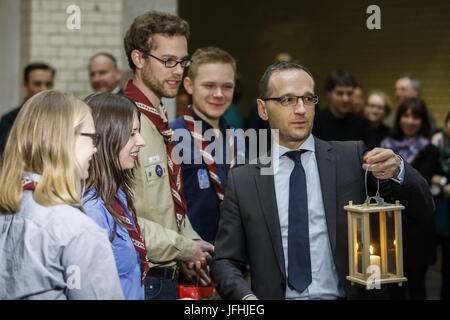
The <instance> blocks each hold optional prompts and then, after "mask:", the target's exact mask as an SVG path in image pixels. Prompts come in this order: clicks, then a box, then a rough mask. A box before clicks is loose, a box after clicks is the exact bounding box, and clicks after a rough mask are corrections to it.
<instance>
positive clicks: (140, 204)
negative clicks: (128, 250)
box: [134, 106, 201, 267]
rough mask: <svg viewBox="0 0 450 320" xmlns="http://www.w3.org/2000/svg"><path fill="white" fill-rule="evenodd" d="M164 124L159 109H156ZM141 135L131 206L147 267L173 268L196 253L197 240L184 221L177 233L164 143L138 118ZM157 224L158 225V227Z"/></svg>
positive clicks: (156, 132)
mask: <svg viewBox="0 0 450 320" xmlns="http://www.w3.org/2000/svg"><path fill="white" fill-rule="evenodd" d="M157 110H158V112H159V113H160V115H161V117H162V119H164V120H165V121H167V118H166V117H165V115H164V111H163V109H162V108H161V106H158V107H157ZM140 118H141V135H142V136H143V137H144V139H145V141H146V146H145V147H144V148H142V149H141V150H140V151H139V153H138V163H137V166H136V168H135V171H134V173H135V187H134V205H135V208H136V215H137V216H138V223H139V225H140V226H141V230H142V235H143V237H144V239H145V242H146V246H147V251H148V258H149V261H150V262H151V264H150V266H151V267H154V266H155V265H158V266H173V265H175V264H176V261H175V260H189V259H190V258H192V257H193V256H194V254H195V252H196V248H197V246H196V244H195V242H194V241H193V240H198V239H201V238H200V236H199V235H198V234H197V233H196V232H195V231H194V229H193V228H192V226H191V223H190V221H189V219H188V217H187V215H186V216H185V220H184V222H183V224H182V226H181V231H178V227H177V222H176V220H175V215H174V210H175V208H174V203H173V198H172V192H171V187H170V181H169V176H168V174H169V171H168V167H167V166H168V165H167V147H166V143H165V140H164V138H163V136H162V135H161V133H160V132H159V131H158V129H157V128H156V126H155V125H154V124H153V122H152V121H151V120H150V119H148V118H147V117H146V116H145V115H141V117H140ZM158 224H159V225H158Z"/></svg>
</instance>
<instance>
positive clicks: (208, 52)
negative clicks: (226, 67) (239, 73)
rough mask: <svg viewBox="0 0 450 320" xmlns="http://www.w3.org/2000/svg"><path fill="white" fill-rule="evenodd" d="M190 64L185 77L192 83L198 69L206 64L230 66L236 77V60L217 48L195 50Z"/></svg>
mask: <svg viewBox="0 0 450 320" xmlns="http://www.w3.org/2000/svg"><path fill="white" fill-rule="evenodd" d="M191 59H192V64H191V66H190V67H189V70H188V73H187V76H188V77H189V78H191V80H192V81H194V79H195V77H196V76H197V72H198V68H199V67H200V66H201V65H202V64H207V63H225V64H230V65H231V67H232V68H233V72H234V75H235V76H236V60H235V59H234V58H233V57H232V56H231V55H230V54H229V53H228V52H226V51H224V50H222V49H220V48H217V47H204V48H199V49H197V50H195V52H194V54H193V55H192V57H191Z"/></svg>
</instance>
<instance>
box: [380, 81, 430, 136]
mask: <svg viewBox="0 0 450 320" xmlns="http://www.w3.org/2000/svg"><path fill="white" fill-rule="evenodd" d="M394 90H395V91H394V94H395V101H396V102H397V106H399V105H400V104H401V103H402V102H403V101H404V100H405V99H408V98H421V90H422V84H421V82H420V80H419V78H417V77H416V76H414V75H412V74H410V73H405V74H402V75H401V76H400V77H398V78H397V80H396V81H395V87H394ZM394 120H395V113H393V114H392V115H391V116H390V117H388V118H387V119H386V124H387V125H388V126H389V127H391V128H392V127H393V125H394ZM428 121H429V122H430V131H431V133H434V131H435V130H436V120H435V118H434V115H433V113H432V112H431V111H430V110H428Z"/></svg>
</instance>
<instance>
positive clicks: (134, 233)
mask: <svg viewBox="0 0 450 320" xmlns="http://www.w3.org/2000/svg"><path fill="white" fill-rule="evenodd" d="M114 210H116V212H117V213H118V214H119V215H120V220H122V222H123V223H124V224H125V227H126V228H127V231H128V234H129V235H130V237H131V242H133V245H134V248H135V249H136V251H137V253H138V254H139V257H140V258H141V275H142V277H141V283H142V285H144V283H145V276H146V275H147V272H148V270H149V269H150V267H149V265H148V260H147V249H146V248H145V240H144V239H143V238H142V236H141V230H140V229H139V224H138V223H137V221H136V219H135V218H134V216H133V215H131V217H132V218H133V222H134V225H135V226H136V229H135V228H134V227H133V224H132V223H131V221H130V219H128V217H127V215H126V213H125V212H124V210H123V209H122V206H121V204H120V202H119V199H118V198H117V197H116V198H115V201H114Z"/></svg>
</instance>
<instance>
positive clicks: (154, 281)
mask: <svg viewBox="0 0 450 320" xmlns="http://www.w3.org/2000/svg"><path fill="white" fill-rule="evenodd" d="M177 285H178V280H177V279H174V280H172V279H160V278H156V277H147V278H146V279H145V300H176V299H178V288H177Z"/></svg>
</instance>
